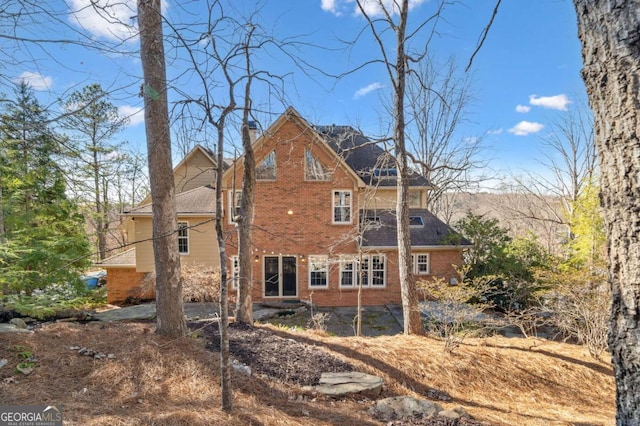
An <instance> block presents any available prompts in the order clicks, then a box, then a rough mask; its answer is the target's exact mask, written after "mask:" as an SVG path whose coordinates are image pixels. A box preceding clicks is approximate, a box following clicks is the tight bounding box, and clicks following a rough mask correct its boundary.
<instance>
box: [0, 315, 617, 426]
mask: <svg viewBox="0 0 640 426" xmlns="http://www.w3.org/2000/svg"><path fill="white" fill-rule="evenodd" d="M266 327H269V328H270V329H271V330H273V331H274V332H276V333H278V334H281V335H286V337H289V338H292V339H295V340H298V341H303V342H309V343H312V344H315V345H319V346H322V347H324V348H325V349H326V350H327V351H329V352H331V353H333V354H335V355H336V356H338V357H341V358H343V359H345V360H348V361H349V362H351V363H353V364H354V365H357V366H359V367H361V369H362V371H366V372H370V373H373V374H377V375H380V376H382V377H384V379H385V383H386V388H385V390H384V392H383V396H391V395H397V394H409V395H416V396H422V397H424V396H425V395H427V394H428V392H429V391H433V390H436V391H438V392H442V393H444V394H446V395H448V396H449V397H451V401H450V402H446V403H442V404H443V405H444V406H446V407H449V408H451V407H455V406H463V407H464V408H465V409H466V410H467V411H468V412H469V413H470V414H471V415H472V416H474V417H475V418H476V419H479V420H482V421H485V422H487V423H488V424H499V425H563V424H566V425H569V424H592V425H609V424H614V415H615V413H614V380H613V376H612V372H611V368H610V366H609V364H602V363H596V362H594V361H593V360H592V359H590V358H588V357H587V355H586V351H585V350H584V349H583V348H582V347H578V346H572V345H568V344H561V343H553V342H546V341H540V340H533V339H526V340H525V339H505V338H488V339H482V340H480V339H478V340H475V339H469V340H468V341H466V342H465V344H464V345H463V346H461V347H460V348H459V349H458V350H457V351H456V353H454V354H445V353H444V352H443V347H442V343H441V342H440V341H437V340H434V339H430V338H425V337H405V336H389V337H378V338H353V337H350V338H338V337H329V336H323V335H322V334H321V333H310V332H287V331H284V330H283V329H281V328H276V327H270V326H266ZM1 337H2V343H1V344H0V359H2V358H6V359H8V360H9V364H8V365H6V366H5V367H3V368H2V369H0V404H62V406H63V412H64V416H65V424H68V425H80V424H82V425H141V424H148V425H151V424H163V425H210V424H225V425H250V424H253V425H308V424H314V425H330V424H340V425H374V424H379V423H377V422H375V421H374V420H372V419H371V418H370V417H368V415H367V414H366V412H365V409H366V407H368V406H369V405H370V402H368V401H358V400H355V399H354V400H350V399H349V400H344V401H343V400H340V401H334V400H327V399H323V398H317V399H315V400H314V399H311V400H309V399H307V398H302V397H299V395H300V390H299V389H297V388H296V387H292V386H287V385H283V384H279V383H275V382H272V381H270V380H267V379H264V378H260V377H259V376H257V375H254V376H252V377H245V376H241V375H234V386H236V392H235V400H234V403H235V410H234V411H233V413H232V414H226V413H224V412H222V410H220V409H219V405H220V390H219V362H218V356H217V354H215V353H211V352H208V351H206V350H205V349H204V345H203V342H201V341H199V340H197V339H194V338H184V339H179V340H176V341H171V340H168V339H165V338H162V337H159V336H156V335H155V334H153V325H150V324H134V323H120V324H104V323H90V324H87V325H80V324H73V323H71V324H69V323H66V324H65V323H58V324H51V325H48V326H45V327H44V328H43V329H41V330H39V331H37V332H36V333H33V334H28V335H9V334H4V335H2V336H1ZM16 345H21V346H23V347H26V348H29V350H30V351H32V352H33V353H34V354H35V355H36V357H37V363H36V364H37V366H36V368H35V370H34V372H33V373H32V374H31V375H30V376H21V375H20V374H19V373H14V371H13V369H14V368H15V366H16V365H17V363H18V361H19V360H18V356H17V353H16V349H15V347H16ZM72 345H78V346H86V347H89V348H91V349H94V350H97V351H101V352H104V353H114V354H115V355H116V359H114V360H103V361H97V360H94V359H92V358H88V357H84V356H79V355H77V354H76V352H74V351H71V350H69V348H68V347H69V346H72ZM536 345H537V346H536ZM286 350H287V349H286V348H283V351H286ZM9 377H13V378H15V382H13V383H7V382H10V380H8V381H7V380H6V379H7V378H9Z"/></svg>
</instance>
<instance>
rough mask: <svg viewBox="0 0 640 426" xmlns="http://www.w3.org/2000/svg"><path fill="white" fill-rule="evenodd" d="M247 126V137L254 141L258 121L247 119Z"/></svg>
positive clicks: (256, 134) (256, 135)
mask: <svg viewBox="0 0 640 426" xmlns="http://www.w3.org/2000/svg"><path fill="white" fill-rule="evenodd" d="M247 126H248V127H249V139H251V143H254V142H255V141H256V138H257V137H258V123H256V122H255V121H248V122H247Z"/></svg>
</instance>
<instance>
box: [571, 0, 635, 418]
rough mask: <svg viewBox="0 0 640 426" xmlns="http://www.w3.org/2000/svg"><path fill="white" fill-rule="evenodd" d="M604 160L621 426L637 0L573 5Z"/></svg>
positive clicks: (629, 377)
mask: <svg viewBox="0 0 640 426" xmlns="http://www.w3.org/2000/svg"><path fill="white" fill-rule="evenodd" d="M574 4H575V8H576V13H577V16H578V31H579V35H580V40H581V41H582V57H583V61H584V69H583V70H582V77H583V79H584V81H585V84H586V86H587V92H588V94H589V103H590V105H591V108H592V109H593V113H594V117H595V139H596V143H597V145H598V149H599V154H600V168H601V173H602V177H601V182H602V189H601V196H600V197H601V203H602V207H603V209H604V219H605V223H606V227H607V234H608V249H609V250H608V251H609V262H610V267H609V270H610V277H609V279H610V284H611V293H612V298H613V299H612V308H611V322H610V332H609V348H610V350H611V355H612V361H613V366H614V370H615V377H616V390H617V396H616V404H617V424H618V425H637V424H640V327H639V326H640V323H639V321H640V201H639V200H640V179H639V176H640V161H639V159H640V139H639V138H640V114H639V110H640V100H639V98H638V91H639V90H640V22H639V17H640V15H638V11H639V10H640V1H638V0H624V1H623V0H574Z"/></svg>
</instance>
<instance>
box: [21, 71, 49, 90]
mask: <svg viewBox="0 0 640 426" xmlns="http://www.w3.org/2000/svg"><path fill="white" fill-rule="evenodd" d="M13 82H14V83H16V84H20V83H22V82H24V83H26V84H27V85H29V86H30V87H31V88H32V89H33V90H36V91H43V90H49V89H51V88H52V87H53V79H52V78H51V77H48V76H44V75H42V74H40V73H37V72H30V71H25V72H23V73H22V74H20V76H19V77H18V78H16V79H15V80H13Z"/></svg>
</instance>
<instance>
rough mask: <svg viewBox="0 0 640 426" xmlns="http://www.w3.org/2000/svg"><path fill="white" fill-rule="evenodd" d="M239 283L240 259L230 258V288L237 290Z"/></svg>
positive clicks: (236, 257)
mask: <svg viewBox="0 0 640 426" xmlns="http://www.w3.org/2000/svg"><path fill="white" fill-rule="evenodd" d="M239 281H240V259H239V258H238V256H231V288H233V289H234V290H235V289H237V288H238V283H239Z"/></svg>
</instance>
